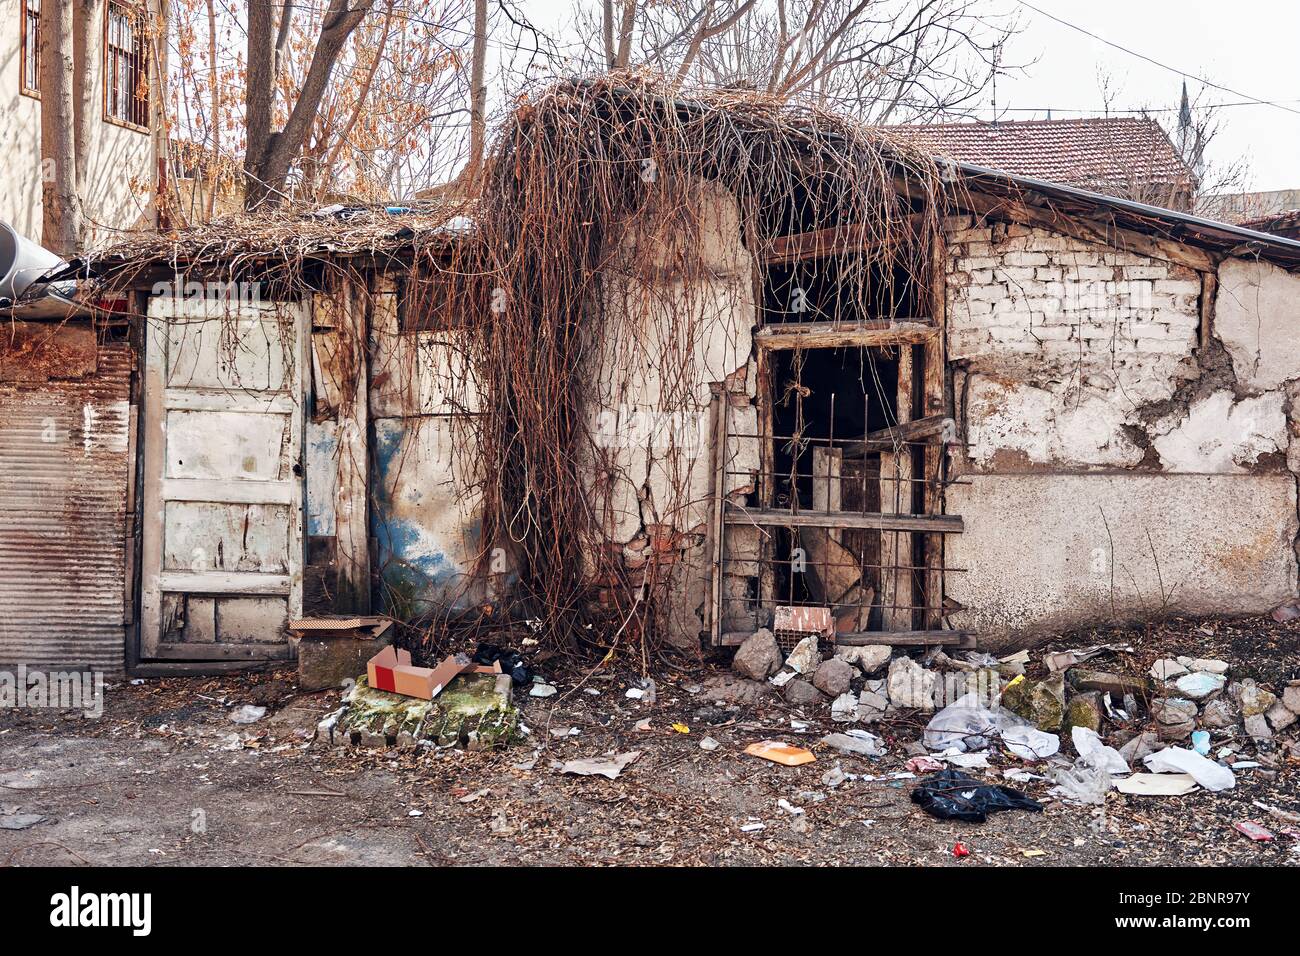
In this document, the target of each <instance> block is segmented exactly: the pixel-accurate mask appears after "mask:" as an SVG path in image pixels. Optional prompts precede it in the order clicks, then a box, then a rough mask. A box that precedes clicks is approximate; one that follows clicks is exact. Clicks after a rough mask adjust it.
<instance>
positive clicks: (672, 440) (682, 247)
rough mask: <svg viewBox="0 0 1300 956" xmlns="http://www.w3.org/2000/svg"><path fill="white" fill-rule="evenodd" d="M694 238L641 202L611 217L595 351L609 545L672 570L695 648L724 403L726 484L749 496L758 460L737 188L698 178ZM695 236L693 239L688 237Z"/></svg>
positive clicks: (596, 487) (595, 417)
mask: <svg viewBox="0 0 1300 956" xmlns="http://www.w3.org/2000/svg"><path fill="white" fill-rule="evenodd" d="M691 192H692V203H691V207H692V208H693V209H694V210H695V211H696V214H697V215H698V220H697V222H698V230H699V232H698V242H696V241H686V242H683V241H682V237H681V236H680V235H660V234H658V233H656V232H655V229H656V228H658V229H663V228H664V227H663V226H652V225H651V223H656V222H659V220H658V217H656V216H655V215H654V214H653V212H654V210H653V209H652V208H647V210H646V211H645V213H644V214H643V215H639V216H637V217H635V218H633V219H631V220H630V221H628V222H625V223H622V224H620V225H619V226H617V227H616V228H615V229H614V230H613V233H612V239H611V242H610V247H611V252H612V256H611V261H610V265H609V266H608V267H607V269H606V270H605V272H604V274H603V275H602V289H603V297H604V304H605V316H604V342H603V352H602V354H601V355H600V356H598V357H596V358H595V359H594V360H593V369H592V374H593V376H594V379H593V380H594V381H596V382H597V389H596V401H595V403H594V407H592V408H591V410H590V413H591V416H592V418H591V430H592V434H593V436H594V437H595V444H596V446H597V447H596V448H594V449H593V453H592V460H591V463H590V464H591V474H592V485H591V488H590V489H589V490H588V493H589V494H591V495H592V496H593V500H594V501H595V502H596V506H597V508H598V509H599V512H600V513H601V514H602V515H603V516H604V525H605V529H606V530H605V534H606V538H607V541H608V544H609V547H610V548H611V549H612V551H613V552H614V554H615V555H616V556H617V558H618V560H620V561H622V563H623V566H624V567H625V568H627V569H628V570H629V571H630V572H631V573H632V576H633V580H634V581H635V580H636V579H637V578H638V576H646V577H650V576H653V578H654V580H657V581H663V580H665V579H666V580H667V582H668V586H667V595H666V597H667V600H666V601H665V602H664V603H662V604H661V606H660V612H661V614H662V617H661V619H660V624H661V625H664V628H663V630H664V633H665V636H666V637H667V638H668V639H669V640H670V642H671V643H673V644H674V645H675V646H677V647H679V648H681V649H682V650H683V651H687V652H690V653H696V652H698V650H699V647H700V642H699V639H700V635H701V633H702V632H703V631H704V629H705V628H706V626H707V624H706V622H707V620H708V602H709V589H710V581H711V575H710V571H711V568H712V561H713V559H712V552H713V546H712V542H713V536H714V529H713V527H712V525H713V522H712V514H713V506H712V500H711V499H712V495H713V482H714V479H715V476H714V474H713V472H714V461H713V458H712V454H711V449H712V447H713V444H714V441H713V432H714V428H715V424H716V416H717V415H718V414H720V410H721V408H722V407H723V405H724V403H725V405H726V407H727V409H728V411H727V416H728V427H729V431H730V432H731V433H732V434H735V435H742V436H753V437H746V438H740V439H732V440H730V441H729V442H727V449H728V460H727V462H726V466H725V468H726V472H727V475H726V478H725V487H726V489H727V491H728V493H729V494H733V495H737V496H739V495H742V494H743V493H744V491H745V490H746V489H748V488H751V487H752V486H753V482H754V472H756V471H757V468H758V439H757V431H758V426H757V409H756V407H755V405H754V395H755V379H756V375H755V369H754V363H753V357H752V346H753V343H752V332H753V327H754V323H755V307H754V298H753V286H752V280H753V272H752V269H753V260H752V257H751V256H750V253H749V251H748V250H747V249H746V248H745V246H744V243H743V241H742V226H741V219H740V211H739V208H738V205H737V203H736V201H735V199H734V198H733V197H732V196H731V195H730V194H729V193H728V192H726V191H725V190H724V189H722V188H721V187H719V186H717V185H716V184H713V183H698V184H696V185H695V186H694V187H693V189H692V191H691ZM691 238H692V240H693V239H694V237H691Z"/></svg>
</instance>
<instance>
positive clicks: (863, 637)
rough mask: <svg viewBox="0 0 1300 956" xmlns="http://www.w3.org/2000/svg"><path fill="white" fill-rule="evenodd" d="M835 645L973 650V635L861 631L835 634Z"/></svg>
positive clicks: (964, 632) (961, 633) (947, 632)
mask: <svg viewBox="0 0 1300 956" xmlns="http://www.w3.org/2000/svg"><path fill="white" fill-rule="evenodd" d="M835 643H836V644H844V645H846V646H849V647H867V646H872V645H878V644H885V645H889V646H892V647H929V646H934V645H945V644H946V645H956V646H958V647H963V648H973V647H974V646H975V633H974V632H973V631H861V632H857V633H853V634H837V635H835Z"/></svg>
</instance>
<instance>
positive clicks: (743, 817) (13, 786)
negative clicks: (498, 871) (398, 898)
mask: <svg viewBox="0 0 1300 956" xmlns="http://www.w3.org/2000/svg"><path fill="white" fill-rule="evenodd" d="M1116 636H1117V635H1116V634H1115V633H1105V634H1102V633H1094V634H1082V635H1074V636H1072V637H1071V638H1070V640H1069V641H1068V642H1067V641H1060V642H1055V644H1054V646H1065V645H1066V644H1068V645H1070V646H1083V645H1085V644H1088V643H1095V642H1097V641H1098V640H1103V639H1106V640H1114V639H1116ZM1120 636H1121V637H1124V636H1126V637H1127V638H1128V639H1130V640H1131V641H1132V642H1133V644H1134V646H1135V647H1136V648H1137V652H1136V653H1134V654H1131V655H1129V654H1121V655H1118V656H1116V657H1114V658H1111V659H1109V662H1108V666H1111V667H1112V668H1115V667H1119V666H1120V665H1122V666H1123V668H1124V669H1129V670H1137V669H1142V668H1145V667H1146V666H1149V663H1150V661H1151V660H1152V659H1154V658H1155V657H1156V656H1160V655H1161V654H1162V653H1165V652H1166V651H1174V652H1177V653H1194V654H1196V655H1198V656H1213V655H1214V654H1215V653H1216V652H1218V651H1221V652H1222V656H1223V657H1224V658H1225V659H1228V660H1234V659H1238V660H1242V661H1243V662H1244V663H1243V664H1242V669H1241V670H1240V672H1239V676H1250V674H1251V672H1252V671H1255V670H1261V669H1266V670H1268V671H1271V672H1275V673H1268V674H1265V673H1262V672H1261V673H1260V677H1261V679H1268V678H1270V677H1277V676H1289V677H1295V676H1296V675H1297V673H1300V671H1298V669H1297V668H1298V667H1300V641H1298V640H1297V632H1296V630H1295V628H1294V625H1285V626H1280V625H1274V624H1272V622H1270V621H1268V620H1266V619H1262V620H1251V621H1245V622H1240V621H1239V622H1219V621H1216V622H1203V621H1200V622H1175V623H1173V624H1171V625H1168V626H1166V627H1164V628H1159V629H1154V630H1148V631H1147V632H1144V633H1138V634H1133V633H1129V634H1127V635H1120ZM1259 648H1265V649H1266V651H1267V653H1262V652H1258V649H1259ZM1230 654H1231V655H1232V656H1230ZM1039 656H1040V654H1039V652H1038V651H1035V652H1034V658H1035V660H1037V658H1038V657H1039ZM1095 663H1096V664H1098V665H1103V664H1106V663H1107V662H1106V660H1105V659H1103V660H1101V661H1097V662H1095ZM1089 666H1091V665H1089ZM547 676H548V678H552V679H553V681H554V683H555V684H556V685H557V686H558V687H559V693H558V694H556V695H555V696H553V697H550V698H546V699H534V698H530V697H528V696H527V695H526V692H525V694H522V695H519V697H518V698H517V700H518V702H519V703H520V704H521V706H522V708H523V711H524V722H525V724H526V725H527V726H528V728H529V729H530V731H531V735H530V736H529V737H528V739H527V741H526V742H525V743H523V744H520V745H518V746H515V747H513V748H511V749H509V750H507V751H504V752H495V753H469V752H465V751H461V750H454V749H446V750H437V751H429V752H423V753H418V754H416V753H406V752H402V753H399V752H396V751H392V750H389V751H364V750H354V749H334V748H329V747H324V746H322V745H321V744H319V743H316V744H312V743H311V738H312V736H313V734H314V732H315V727H316V723H317V721H318V720H319V719H320V718H321V716H323V715H324V714H325V713H327V712H329V711H330V710H332V709H334V707H335V706H337V701H338V697H339V695H338V694H337V693H319V694H310V695H300V694H296V693H295V687H294V684H293V677H294V675H293V673H292V672H291V671H286V672H280V673H263V674H255V675H249V676H245V677H227V678H193V679H149V680H145V681H141V682H125V683H121V684H119V685H117V686H115V687H113V688H112V689H111V690H110V691H109V692H108V693H107V695H106V703H105V711H104V715H103V717H102V718H100V719H98V720H92V719H87V718H84V717H82V716H80V715H71V714H64V713H59V712H49V711H46V712H39V711H36V712H34V711H25V712H23V711H3V712H0V816H2V815H13V814H32V815H39V816H41V817H43V818H44V819H42V820H41V821H40V822H38V823H35V824H34V825H31V826H28V827H27V828H25V829H17V830H12V829H0V865H15V866H30V865H40V864H45V865H50V864H55V865H58V864H67V865H96V866H101V865H109V866H111V865H124V864H135V865H210V866H233V865H250V864H264V865H282V864H288V865H295V864H302V865H353V864H380V865H385V864H405V865H430V866H445V865H477V864H488V865H501V864H522V865H532V864H551V865H593V864H594V865H608V864H648V865H656V864H673V865H694V864H705V865H799V864H814V865H827V864H832V865H834V864H859V865H927V866H965V867H969V866H983V865H1006V866H1059V865H1085V866H1096V865H1101V866H1113V865H1138V866H1166V865H1173V864H1177V865H1291V866H1295V865H1300V842H1297V841H1296V840H1294V839H1289V838H1287V837H1285V836H1281V835H1280V836H1279V837H1278V839H1277V840H1275V841H1274V842H1272V843H1254V842H1251V841H1250V840H1248V839H1247V838H1245V837H1244V836H1242V835H1241V834H1240V833H1238V832H1236V831H1235V830H1233V828H1232V825H1233V823H1234V822H1235V821H1239V820H1244V819H1254V820H1258V821H1259V822H1261V823H1263V824H1264V825H1265V826H1267V827H1269V828H1270V829H1273V830H1275V831H1276V830H1279V829H1282V828H1284V827H1285V824H1283V823H1280V822H1279V821H1277V820H1276V819H1271V818H1269V817H1268V815H1267V814H1266V813H1265V812H1264V811H1263V810H1261V809H1259V808H1258V807H1256V806H1254V805H1253V804H1252V801H1256V800H1259V801H1263V802H1265V803H1268V804H1270V805H1273V806H1277V807H1280V808H1283V809H1286V810H1289V811H1292V812H1300V790H1298V789H1297V781H1298V780H1300V762H1298V761H1297V760H1296V758H1295V757H1294V756H1290V755H1288V752H1287V750H1286V749H1285V748H1284V747H1280V748H1277V749H1274V750H1272V751H1271V752H1270V751H1265V752H1263V753H1261V754H1259V755H1258V757H1257V759H1260V760H1261V761H1263V762H1264V763H1265V766H1264V767H1262V768H1259V769H1255V770H1243V771H1240V772H1239V773H1238V774H1237V781H1238V782H1237V786H1236V788H1235V789H1232V790H1229V791H1225V792H1223V793H1219V794H1214V793H1209V792H1207V791H1204V790H1197V791H1196V792H1194V793H1192V794H1189V795H1187V796H1183V797H1135V796H1126V795H1123V794H1120V793H1118V792H1115V791H1112V792H1111V793H1110V795H1109V797H1108V799H1107V802H1106V805H1105V807H1104V808H1102V807H1089V806H1081V805H1073V804H1069V803H1065V802H1062V801H1059V800H1054V799H1053V798H1052V797H1050V796H1049V795H1048V793H1047V791H1048V789H1049V785H1048V784H1046V783H1044V782H1040V781H1033V782H1030V783H1028V784H1024V785H1019V784H1017V785H1016V786H1017V787H1018V788H1020V789H1022V790H1024V791H1025V792H1027V793H1028V794H1030V795H1031V796H1033V797H1035V798H1036V799H1039V800H1041V801H1044V802H1045V803H1046V809H1045V810H1044V812H1042V813H1031V812H1024V811H1013V812H1008V813H1001V814H998V815H995V816H992V817H990V818H989V821H988V822H986V823H983V824H966V823H952V822H945V821H940V820H937V819H934V818H932V817H930V816H927V815H926V814H925V813H923V812H922V811H921V810H920V808H918V807H917V806H916V805H915V804H913V803H912V802H911V800H910V799H909V796H910V792H911V789H912V788H913V787H914V786H915V785H916V784H917V783H918V782H919V780H918V779H891V777H890V775H891V774H894V773H897V772H901V771H903V764H904V762H905V761H906V759H907V754H906V753H905V752H904V750H903V747H904V746H905V745H906V744H907V743H909V742H911V741H914V740H916V739H917V737H918V736H919V734H920V731H921V729H922V727H923V726H924V721H925V718H924V716H923V715H912V716H910V717H909V716H906V715H905V716H903V717H900V718H898V719H894V720H892V721H891V722H889V723H887V724H885V725H883V726H877V727H875V728H873V729H875V730H877V731H878V732H880V733H881V734H882V736H884V737H885V739H886V741H887V742H888V744H889V755H888V756H886V757H883V758H879V759H867V758H863V757H854V756H846V755H842V754H838V753H836V752H835V751H833V750H831V749H830V748H828V747H827V746H825V745H823V744H821V743H820V742H819V741H820V738H821V737H822V736H823V735H824V734H826V733H829V732H832V731H835V730H842V729H843V727H842V726H841V725H835V724H833V723H832V722H831V721H830V720H829V718H828V717H826V718H825V719H822V718H818V717H810V718H807V719H808V722H809V726H807V727H806V728H792V726H791V720H792V718H794V719H804V717H802V716H801V715H798V714H794V713H793V712H791V711H790V710H789V709H788V708H787V707H786V706H785V705H784V703H783V702H782V701H781V699H780V698H779V696H775V695H768V696H765V697H763V698H761V699H760V700H757V701H751V702H748V703H745V702H740V703H732V704H731V705H723V704H718V703H714V702H711V701H710V699H709V698H710V695H711V693H712V692H713V691H714V689H716V688H718V687H719V686H721V685H724V684H726V683H727V680H728V672H727V671H725V670H723V669H720V668H714V667H702V668H700V669H698V670H695V671H691V672H682V673H677V674H674V675H672V676H670V677H666V676H660V677H659V678H658V679H657V699H656V701H655V703H654V704H646V703H643V702H640V701H635V700H631V699H629V698H627V697H626V691H627V690H628V688H629V687H633V686H639V682H638V679H637V677H636V675H635V674H628V675H615V674H606V673H597V674H595V675H592V676H590V677H588V678H586V679H585V680H582V679H581V678H578V677H575V678H574V679H572V680H565V679H563V678H561V677H559V676H556V675H547ZM244 703H255V704H262V705H268V706H269V711H268V714H267V716H265V717H264V718H263V719H261V720H260V721H258V722H256V723H254V724H251V725H246V726H240V725H237V724H235V723H233V722H232V721H231V720H230V715H231V713H232V712H233V711H234V710H236V709H237V707H238V705H241V704H244ZM823 710H825V708H823ZM646 719H648V720H649V728H650V729H648V730H640V729H637V724H638V722H642V721H645V720H646ZM674 724H680V725H681V726H680V727H679V728H678V729H674V728H673V725H674ZM683 730H686V731H687V732H682V731H683ZM574 731H576V732H574ZM706 736H707V737H712V738H713V739H714V740H716V741H718V743H719V745H720V746H719V747H718V748H717V749H715V750H711V751H708V750H704V749H702V748H701V747H700V742H701V740H702V739H703V738H705V737H706ZM767 738H774V739H781V740H784V741H786V742H789V743H798V744H801V745H804V746H808V747H810V748H811V749H812V750H813V751H814V753H815V754H816V756H817V759H816V761H815V762H814V763H810V764H806V765H804V766H801V767H796V768H787V767H781V766H777V765H775V764H772V763H768V762H766V761H763V760H760V759H757V758H755V757H752V756H748V755H745V754H744V753H742V751H743V748H744V747H745V746H747V745H748V744H750V743H753V742H755V741H758V740H763V739H767ZM632 750H636V751H640V752H641V753H640V756H639V757H638V758H637V759H636V760H635V761H634V762H632V763H631V764H630V765H629V766H628V767H627V768H626V769H625V770H624V771H623V773H622V774H621V775H620V776H619V777H618V778H617V779H615V780H607V779H605V778H603V777H577V776H572V775H563V774H561V773H559V772H558V771H557V770H555V769H554V768H553V767H552V761H556V760H561V761H562V760H570V759H575V758H578V757H595V756H600V755H602V754H605V753H607V752H609V751H616V752H618V753H624V752H627V751H632ZM994 763H995V765H996V768H995V769H994V770H993V771H991V773H993V774H996V775H999V777H1000V773H999V771H1000V770H1001V769H1003V768H1006V767H1010V766H1013V765H1015V764H1016V760H1015V758H1013V757H1011V756H1010V755H1009V754H1006V753H1005V752H1004V753H1000V754H998V755H997V756H996V757H995V758H994ZM837 764H838V765H839V766H840V767H841V769H842V770H844V771H845V772H848V773H853V774H859V775H867V776H872V777H875V778H876V779H873V780H866V779H858V780H852V781H849V782H845V783H842V784H840V785H839V786H837V787H830V786H827V785H825V784H824V783H823V780H822V778H823V775H825V774H826V773H827V772H828V771H829V770H831V769H832V768H833V767H835V766H836V765H837ZM525 768H528V769H525ZM975 773H977V774H978V773H980V771H975ZM782 799H784V800H785V801H787V802H788V803H789V804H790V805H791V806H794V807H799V808H802V809H803V811H804V812H803V813H802V814H797V815H796V814H791V813H790V812H788V811H787V810H785V809H782V808H781V807H780V806H779V805H778V801H779V800H782ZM757 823H761V824H763V827H762V829H755V830H753V831H752V832H746V831H745V830H742V827H746V826H752V825H753V824H757ZM959 841H960V842H961V843H963V844H964V845H965V846H966V847H967V848H968V849H969V851H970V855H969V856H968V857H965V858H963V859H958V858H956V857H955V856H954V854H953V846H954V844H955V843H957V842H959ZM1038 851H1041V852H1038Z"/></svg>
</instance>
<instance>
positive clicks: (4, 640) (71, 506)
mask: <svg viewBox="0 0 1300 956" xmlns="http://www.w3.org/2000/svg"><path fill="white" fill-rule="evenodd" d="M131 361H132V357H131V352H130V350H129V349H128V348H127V347H126V346H122V345H106V346H104V347H103V348H102V349H101V350H100V354H99V362H98V365H99V368H98V372H97V373H96V374H95V375H94V376H91V377H87V378H85V379H77V380H69V381H51V382H43V383H40V384H25V385H14V384H0V666H4V667H6V668H10V667H14V666H16V665H17V664H20V663H24V664H27V665H28V666H36V665H59V666H64V667H66V666H73V665H88V666H91V667H95V668H101V669H103V670H104V671H105V672H106V673H107V674H108V675H109V676H119V675H121V674H122V672H123V667H124V658H123V651H124V630H123V621H124V619H125V587H126V491H127V482H128V480H129V478H130V473H131V466H130V462H129V461H128V445H129V435H130V404H129V399H130V380H131Z"/></svg>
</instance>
